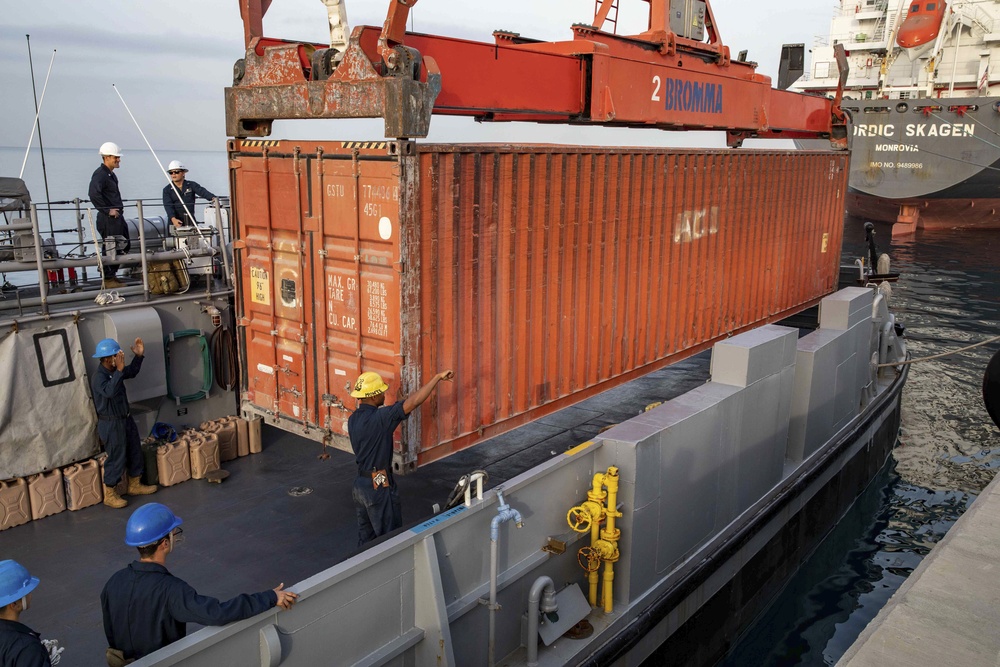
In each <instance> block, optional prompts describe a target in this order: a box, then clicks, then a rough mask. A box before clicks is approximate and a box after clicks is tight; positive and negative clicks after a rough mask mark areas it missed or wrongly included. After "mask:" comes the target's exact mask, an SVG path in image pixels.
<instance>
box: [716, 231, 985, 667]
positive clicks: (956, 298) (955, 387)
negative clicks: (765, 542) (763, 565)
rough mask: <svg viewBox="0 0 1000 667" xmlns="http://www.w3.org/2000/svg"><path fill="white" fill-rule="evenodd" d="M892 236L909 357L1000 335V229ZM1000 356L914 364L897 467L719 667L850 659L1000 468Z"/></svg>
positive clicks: (884, 244)
mask: <svg viewBox="0 0 1000 667" xmlns="http://www.w3.org/2000/svg"><path fill="white" fill-rule="evenodd" d="M845 225H846V226H845V241H844V248H843V259H844V260H853V259H854V258H856V257H861V256H862V253H863V252H864V231H863V228H862V226H863V221H860V220H848V221H847V222H846V223H845ZM890 231H891V230H890V227H889V226H887V225H886V226H879V227H878V228H877V241H878V244H879V249H880V250H882V251H885V252H888V253H889V254H890V256H891V257H892V262H893V267H892V268H893V270H894V271H899V272H901V274H902V275H901V276H900V280H899V282H898V283H897V284H896V285H894V286H893V300H892V303H893V306H894V310H895V312H896V316H897V318H899V320H900V321H902V323H903V324H905V325H906V328H907V331H906V334H907V338H908V346H909V350H910V353H911V354H912V355H913V357H927V356H931V355H934V354H939V353H942V352H948V351H950V350H954V349H957V348H960V347H963V346H966V345H970V344H972V343H975V342H978V341H981V340H985V339H988V338H992V337H993V336H997V335H1000V266H998V262H997V257H998V253H1000V230H997V231H992V232H989V231H968V230H947V231H933V232H924V231H920V232H917V234H916V235H915V236H912V237H909V238H905V239H900V240H895V241H892V242H891V243H890ZM845 263H849V262H846V261H845ZM997 349H1000V343H992V344H990V345H987V346H984V347H979V348H976V349H974V350H971V351H969V352H966V353H964V354H962V355H955V356H949V357H945V358H942V359H937V360H934V361H928V362H923V363H916V364H913V366H912V367H911V369H910V376H909V379H908V381H907V384H906V387H905V389H904V391H903V422H902V433H901V434H900V445H899V446H898V447H897V448H896V450H895V452H894V461H892V462H891V468H890V469H889V470H888V471H886V472H885V473H883V475H882V476H880V477H879V478H878V479H876V481H875V483H874V484H872V485H871V487H869V489H868V491H867V492H866V493H865V494H864V496H863V497H862V498H861V499H860V500H859V502H858V503H856V504H855V506H854V508H853V509H852V510H851V512H850V513H849V514H848V516H847V517H846V518H845V520H844V521H842V522H841V523H840V525H838V526H837V528H836V529H835V530H834V531H833V533H832V534H831V535H830V537H829V538H828V539H827V540H826V542H824V544H823V545H822V546H821V547H820V548H819V549H818V550H817V552H816V553H815V555H814V556H813V557H812V558H811V559H810V560H809V561H808V562H807V563H806V564H805V565H804V566H803V568H802V569H801V571H800V572H799V575H798V576H797V577H796V578H795V579H793V581H792V582H791V583H790V584H789V585H788V587H787V588H786V590H785V591H784V593H783V594H782V595H781V596H780V598H779V599H778V600H777V601H776V602H775V603H774V604H773V605H772V606H771V608H770V609H769V610H768V611H767V612H766V614H765V615H764V617H763V618H761V619H759V621H758V622H757V624H756V625H755V626H754V627H753V628H752V629H751V630H750V631H748V632H747V633H746V636H745V637H744V638H743V640H742V641H741V642H740V643H739V645H738V646H736V648H735V649H734V650H733V652H732V653H731V654H730V656H729V657H728V658H727V659H726V660H725V661H723V663H722V664H724V665H727V666H733V667H735V666H743V665H833V664H835V663H836V662H837V660H839V659H840V657H841V656H842V655H843V654H844V653H845V652H846V651H847V649H848V648H849V647H850V646H851V644H852V643H853V642H854V640H855V639H857V637H858V635H860V634H861V631H862V630H863V629H864V627H865V626H866V625H867V624H868V622H869V621H870V620H871V619H873V618H874V617H875V615H876V614H878V612H879V610H880V609H881V608H882V607H883V606H884V605H885V603H886V602H887V601H888V599H889V598H890V597H891V596H892V594H893V593H895V592H896V590H897V589H898V588H899V586H900V584H902V582H903V581H904V580H905V579H906V577H907V576H908V575H909V574H910V573H911V572H913V570H914V569H915V568H916V567H917V565H918V564H919V563H920V560H921V559H922V558H923V557H924V556H925V555H926V554H927V553H928V552H929V551H930V549H931V548H932V547H933V546H934V544H935V543H937V542H938V541H939V540H940V539H941V538H942V537H944V534H945V533H946V532H947V530H948V529H949V528H950V527H951V526H952V524H954V523H955V521H956V520H957V519H958V517H959V516H961V514H962V513H963V512H964V511H965V510H966V509H967V508H968V507H969V505H970V504H971V503H972V502H973V501H974V500H975V499H976V496H977V494H978V493H979V492H980V491H981V490H982V489H983V488H984V487H985V486H986V485H987V484H988V483H989V482H990V480H991V479H992V478H993V476H994V475H995V474H996V472H997V467H998V466H1000V433H998V431H997V428H996V426H994V424H993V422H992V421H991V420H990V418H989V415H988V414H987V413H986V408H985V407H984V406H983V399H982V382H983V373H984V371H985V370H986V364H987V363H988V362H989V360H990V357H992V356H993V354H994V353H995V352H996V351H997Z"/></svg>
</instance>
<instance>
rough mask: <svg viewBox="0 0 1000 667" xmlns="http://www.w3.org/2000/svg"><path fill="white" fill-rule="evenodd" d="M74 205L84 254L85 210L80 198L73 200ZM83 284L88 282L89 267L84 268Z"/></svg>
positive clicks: (78, 238)
mask: <svg viewBox="0 0 1000 667" xmlns="http://www.w3.org/2000/svg"><path fill="white" fill-rule="evenodd" d="M73 205H74V206H75V207H76V239H77V241H79V243H80V246H79V247H80V252H83V248H84V245H83V243H84V242H83V209H81V208H80V198H79V197H77V198H76V199H74V200H73ZM80 279H81V280H82V281H83V282H87V267H83V274H82V275H81V276H80Z"/></svg>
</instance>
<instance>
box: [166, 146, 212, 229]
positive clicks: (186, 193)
mask: <svg viewBox="0 0 1000 667" xmlns="http://www.w3.org/2000/svg"><path fill="white" fill-rule="evenodd" d="M187 171H188V169H187V167H185V166H184V165H183V164H181V163H180V162H179V161H178V160H174V161H173V162H171V163H170V164H169V165H168V166H167V173H169V174H170V180H171V181H172V182H171V183H170V185H168V186H166V187H165V188H163V208H164V209H165V210H166V211H167V218H168V219H169V220H170V222H171V223H173V225H174V227H180V226H182V225H185V224H187V225H193V224H194V223H195V221H194V219H193V218H192V216H194V202H195V197H203V198H204V199H208V200H209V201H214V200H215V198H216V197H215V195H213V194H212V193H211V192H209V191H208V190H206V189H205V188H203V187H201V186H200V185H198V184H197V183H195V182H194V181H189V180H187V179H186V176H187ZM178 192H180V193H181V198H180V199H178V197H177V193H178ZM182 200H183V202H184V204H183V205H182V204H181V201H182ZM185 205H186V206H187V211H188V212H190V214H191V215H190V216H189V215H188V214H187V212H185V211H184V206H185Z"/></svg>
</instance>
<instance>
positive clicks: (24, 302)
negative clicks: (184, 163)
mask: <svg viewBox="0 0 1000 667" xmlns="http://www.w3.org/2000/svg"><path fill="white" fill-rule="evenodd" d="M161 202H162V200H161V199H160V198H156V199H133V200H126V201H125V202H124V204H125V207H124V210H123V216H124V217H125V221H126V225H127V227H128V229H129V237H130V240H131V248H130V251H129V252H128V253H121V252H118V249H119V248H121V247H122V246H123V245H124V238H122V237H117V238H116V237H112V239H108V240H102V239H101V236H100V234H98V233H97V232H96V222H97V212H96V210H95V209H94V208H93V207H92V205H91V204H90V202H88V201H87V200H83V199H73V200H70V201H57V202H50V203H32V204H31V205H30V207H29V208H27V209H20V210H14V211H4V212H3V213H2V214H0V282H2V284H0V322H3V321H5V320H11V319H17V318H23V317H27V316H34V315H42V316H45V315H48V314H49V313H50V312H52V311H53V310H60V309H72V310H82V309H90V308H97V309H100V308H103V307H106V306H107V305H108V304H109V303H121V301H122V300H123V299H128V300H129V301H134V300H138V299H141V300H143V301H152V300H156V299H158V298H162V296H171V295H176V294H177V293H179V292H178V291H174V292H173V293H172V294H163V295H161V294H160V291H161V290H157V289H156V288H155V286H154V285H152V284H151V282H150V267H151V265H153V264H154V263H156V264H159V265H161V266H162V264H160V263H169V262H174V266H176V267H177V270H178V271H183V272H185V273H186V275H187V278H188V280H187V284H186V286H185V289H183V290H180V291H181V292H185V293H189V294H191V293H197V292H199V291H200V290H202V286H196V285H195V277H196V276H197V277H200V276H204V286H203V290H204V293H205V295H206V296H209V297H211V296H219V295H223V294H231V293H232V289H233V287H232V285H233V278H232V275H231V271H230V267H231V266H232V251H231V245H230V244H231V231H230V226H229V224H228V218H229V206H228V200H226V199H222V200H218V201H217V202H216V203H215V204H214V205H209V206H206V207H205V208H204V211H203V212H202V217H203V218H204V219H206V222H207V224H206V223H201V224H198V225H194V226H186V227H184V228H182V229H181V230H179V231H178V230H175V229H174V228H173V225H172V224H171V223H170V222H169V220H168V219H167V218H166V217H165V216H163V215H156V214H157V213H159V212H160V211H161V210H162V206H161ZM150 213H153V214H154V215H152V216H151V215H149V214H150ZM140 221H141V222H140ZM95 235H96V242H95ZM102 253H103V257H102V256H101V255H102ZM103 263H107V264H114V265H118V266H119V267H121V268H120V269H119V273H120V274H121V273H122V272H123V270H125V272H126V276H125V278H124V282H123V284H122V285H121V286H120V287H116V288H115V289H114V290H113V292H110V291H109V290H105V289H104V287H105V285H104V283H103V279H102V271H101V266H102V264H103ZM192 267H194V268H192ZM101 294H110V296H106V297H103V298H98V297H99V295H101Z"/></svg>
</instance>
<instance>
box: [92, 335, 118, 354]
mask: <svg viewBox="0 0 1000 667" xmlns="http://www.w3.org/2000/svg"><path fill="white" fill-rule="evenodd" d="M121 351H122V347H121V345H119V344H118V341H116V340H115V339H114V338H105V339H104V340H102V341H101V342H100V343H98V344H97V349H96V350H94V359H103V358H104V357H113V356H115V355H116V354H118V353H119V352H121Z"/></svg>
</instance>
